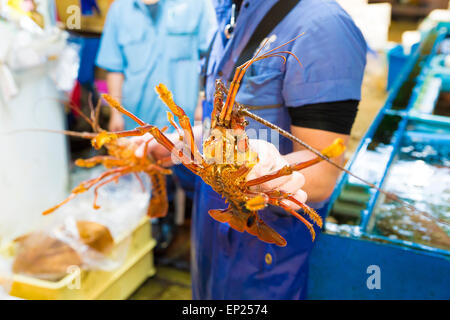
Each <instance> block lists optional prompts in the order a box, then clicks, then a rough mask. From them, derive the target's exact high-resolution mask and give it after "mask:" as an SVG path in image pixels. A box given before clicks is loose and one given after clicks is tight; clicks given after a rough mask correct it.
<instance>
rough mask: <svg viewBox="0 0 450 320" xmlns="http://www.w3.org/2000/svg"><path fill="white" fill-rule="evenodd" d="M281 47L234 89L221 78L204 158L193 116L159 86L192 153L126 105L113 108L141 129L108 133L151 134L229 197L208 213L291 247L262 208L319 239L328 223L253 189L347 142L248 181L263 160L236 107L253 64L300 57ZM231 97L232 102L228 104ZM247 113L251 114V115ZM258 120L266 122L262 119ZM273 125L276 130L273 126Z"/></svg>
mask: <svg viewBox="0 0 450 320" xmlns="http://www.w3.org/2000/svg"><path fill="white" fill-rule="evenodd" d="M293 40H295V39H293ZM293 40H291V41H293ZM284 45H285V44H284ZM263 47H264V46H263ZM280 47H281V46H280ZM280 47H277V48H275V49H272V50H270V51H268V52H267V53H265V54H263V55H259V51H258V53H257V54H256V55H255V57H254V58H253V59H251V60H249V61H247V62H246V63H244V64H243V65H242V66H240V67H238V68H237V70H236V72H235V75H234V78H233V81H232V82H231V85H230V88H229V90H227V89H226V88H225V86H224V85H223V83H222V82H221V81H220V80H217V82H216V91H215V96H214V109H213V111H212V114H211V135H210V136H209V137H208V138H207V139H206V140H205V142H204V144H203V154H201V153H200V151H199V149H198V147H197V145H196V143H195V140H194V133H193V130H192V127H191V124H190V121H189V118H188V117H187V115H186V114H185V112H184V111H183V109H182V108H180V107H179V106H178V105H176V103H175V102H174V101H173V98H172V94H171V92H170V91H169V90H168V89H167V88H166V87H165V86H164V85H163V84H160V85H159V86H157V87H156V91H157V93H158V94H159V96H160V98H161V99H162V100H163V102H164V103H165V104H166V105H167V106H168V107H169V109H170V111H171V112H172V113H168V120H169V122H170V123H171V124H172V125H173V126H174V127H175V129H176V130H177V131H178V133H179V135H180V140H182V138H181V135H182V132H181V130H180V128H179V127H178V125H177V124H176V123H175V121H174V116H175V117H177V118H178V122H179V125H180V127H181V129H182V131H183V133H184V139H186V141H187V143H184V146H185V147H187V149H188V153H187V154H186V152H184V151H183V150H181V149H180V148H178V147H177V146H175V144H174V143H172V142H171V141H170V140H169V139H168V138H167V137H166V136H165V135H164V134H163V132H162V131H161V130H159V129H158V128H157V127H155V126H152V125H149V124H145V123H143V121H141V120H140V119H138V118H137V117H135V116H134V115H132V114H130V113H129V112H128V111H126V110H125V109H124V108H123V107H121V106H120V105H114V104H112V106H113V107H115V108H116V109H117V110H118V111H120V112H122V113H124V114H126V115H127V116H129V117H131V118H132V119H134V120H135V121H136V122H137V123H138V124H139V127H137V128H136V129H134V130H129V131H127V132H121V133H116V134H109V133H105V136H104V137H103V138H104V141H110V140H112V139H116V138H118V137H125V136H139V135H144V134H145V133H147V132H149V133H150V134H151V135H153V137H154V138H155V139H156V140H157V142H159V143H160V144H161V145H163V146H164V147H165V148H167V149H168V150H169V151H170V152H171V153H172V154H173V155H174V156H176V157H177V158H178V159H179V160H180V161H181V162H182V164H183V165H185V166H186V167H187V168H188V169H190V170H191V171H192V172H193V173H195V174H196V175H198V176H200V177H201V178H202V179H203V180H204V181H205V182H206V183H207V184H209V185H210V186H211V187H212V188H213V189H214V190H215V191H216V192H217V193H219V194H221V195H222V196H223V197H225V199H226V201H227V202H228V203H229V207H228V208H227V209H221V210H220V209H211V210H209V212H208V213H209V214H210V215H211V217H213V218H214V219H216V220H217V221H220V222H227V223H228V224H229V225H230V227H232V228H233V229H235V230H237V231H240V232H243V231H246V232H248V233H250V234H252V235H255V236H256V237H258V238H259V239H260V240H262V241H265V242H267V243H274V244H276V245H278V246H285V245H286V240H285V239H284V238H283V237H282V236H281V235H279V234H278V233H277V232H276V231H275V230H273V229H272V228H271V227H269V226H268V225H267V224H266V223H265V222H264V221H263V220H262V219H261V218H260V217H259V215H258V211H259V210H261V209H263V208H264V207H265V206H267V205H268V204H271V205H274V206H278V207H281V208H283V209H284V210H286V211H287V212H288V213H290V214H291V215H293V216H295V217H296V218H298V219H299V220H300V221H302V222H303V223H304V224H305V225H306V226H307V228H308V229H309V231H310V233H311V236H312V239H313V240H314V238H315V231H314V228H313V223H315V224H317V225H318V226H319V227H322V219H321V217H320V216H319V215H318V214H317V213H316V212H315V211H314V210H313V209H312V208H310V207H308V206H307V205H306V204H304V203H302V202H300V201H298V200H297V199H295V198H294V197H293V195H292V194H289V193H286V192H283V191H280V190H270V191H258V192H256V191H254V190H252V189H250V188H251V187H252V186H256V185H260V184H262V183H264V182H267V181H270V180H273V179H276V178H279V177H281V176H286V175H290V174H291V173H292V172H294V171H297V170H301V169H304V168H307V167H309V166H312V165H314V164H316V163H318V162H320V161H322V160H324V159H325V160H327V159H328V158H331V157H336V156H339V155H340V154H341V153H342V152H343V151H344V149H345V147H344V144H343V141H342V140H341V139H337V140H336V141H335V142H334V143H333V144H332V145H331V146H329V147H328V148H326V149H325V150H323V151H322V153H321V154H320V156H317V157H316V158H314V159H312V160H309V161H306V162H301V163H297V164H294V165H289V166H285V167H283V168H282V169H280V170H278V171H276V172H273V173H270V174H267V175H264V176H262V177H259V178H256V179H252V180H246V177H247V175H248V173H249V172H250V171H251V169H252V168H253V166H254V165H255V164H256V163H257V162H258V155H257V153H255V152H253V151H252V150H250V148H249V141H248V137H247V135H246V133H245V127H246V125H247V121H246V120H245V116H249V115H251V113H249V112H248V111H245V108H244V107H243V106H241V105H239V104H237V103H235V97H236V94H237V91H238V89H239V83H240V81H241V79H242V77H243V76H244V74H245V72H246V70H247V69H248V68H249V66H250V65H251V64H252V63H253V62H255V61H258V60H261V59H265V58H268V57H273V56H278V57H281V58H283V59H284V60H286V58H285V57H284V56H281V55H280V54H282V53H286V54H291V55H292V56H294V57H295V55H293V54H292V53H290V52H287V51H279V52H275V53H274V50H277V49H278V48H280ZM260 50H261V49H260ZM295 58H296V57H295ZM296 59H297V58H296ZM297 61H298V59H297ZM225 96H226V101H225V103H224V98H225ZM245 112H247V113H246V114H245ZM255 117H256V116H255ZM255 119H256V120H258V121H260V120H261V119H258V117H256V118H255ZM263 121H264V120H263ZM270 125H271V126H273V125H272V124H270ZM278 129H280V128H278ZM280 130H281V129H280ZM98 140H99V142H101V141H103V140H101V139H98ZM100 140H101V141H100ZM283 200H288V201H291V202H293V203H295V204H297V205H298V206H299V207H300V208H302V210H303V215H304V216H305V217H304V216H303V215H302V214H299V213H297V212H296V211H294V210H292V209H291V208H290V207H289V206H287V205H286V204H285V203H284V202H283ZM307 218H308V219H309V220H310V221H311V222H310V221H308V220H307Z"/></svg>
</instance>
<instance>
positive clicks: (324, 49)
mask: <svg viewBox="0 0 450 320" xmlns="http://www.w3.org/2000/svg"><path fill="white" fill-rule="evenodd" d="M277 1H282V0H252V1H250V2H249V4H248V5H244V6H242V7H241V10H240V13H239V16H238V18H237V23H236V28H235V30H234V33H233V36H232V37H231V38H230V39H229V40H226V39H224V37H221V36H218V37H216V38H215V41H214V42H213V44H212V50H211V54H210V62H209V64H208V66H207V79H206V97H207V100H208V101H209V102H207V103H204V105H203V116H204V119H203V120H204V128H209V126H208V125H207V124H208V117H209V116H210V114H211V111H212V105H211V101H212V100H213V94H214V82H215V80H216V79H218V78H221V79H222V80H223V81H224V82H226V80H228V79H230V74H231V73H233V72H234V65H235V63H236V61H237V59H238V57H239V54H240V52H241V51H242V50H243V48H244V46H245V44H246V43H247V41H248V39H249V38H250V36H251V34H252V32H253V31H254V30H255V29H256V27H257V25H258V24H259V22H260V21H261V20H262V18H263V17H264V15H265V14H266V13H267V12H268V11H269V10H270V8H271V7H272V6H273V5H274V4H275V3H276V2H277ZM215 2H216V13H217V17H218V22H219V30H224V29H223V28H224V26H225V25H226V24H227V23H228V22H229V16H230V11H231V0H216V1H215ZM303 32H304V35H303V36H302V37H300V38H298V39H297V40H296V41H294V42H293V43H290V44H289V45H287V46H285V47H283V50H288V51H291V52H293V53H294V54H296V55H297V56H298V57H299V58H300V61H301V63H302V67H300V66H299V64H298V62H297V61H296V60H295V59H293V58H291V57H288V58H287V61H286V63H283V60H282V59H276V58H273V59H272V58H271V59H265V60H262V61H258V62H255V63H254V64H253V65H252V66H251V67H250V68H249V70H248V71H247V73H246V75H245V77H244V78H243V81H242V83H241V86H240V90H239V91H238V94H237V97H236V101H238V102H239V103H242V104H246V105H253V106H268V105H280V107H279V108H268V109H262V110H261V109H260V110H252V111H253V112H254V113H256V114H257V115H259V116H261V117H262V118H264V119H266V120H268V121H270V122H272V123H274V124H276V125H277V126H279V127H281V128H283V129H285V130H288V131H289V129H290V126H291V119H290V117H289V113H288V109H287V107H286V106H290V107H299V108H301V107H302V106H303V105H306V104H314V103H321V102H332V101H341V100H348V99H355V100H359V99H360V94H361V92H360V89H361V82H362V78H363V74H364V66H365V56H366V44H365V41H364V38H363V36H362V34H361V32H360V31H359V30H358V28H357V27H356V26H355V25H354V23H353V21H352V20H351V18H350V17H349V16H348V15H347V13H346V12H345V11H344V10H343V9H342V8H341V7H340V6H339V5H338V4H337V3H336V2H335V1H334V0H302V1H300V2H299V4H298V5H297V6H296V7H295V8H294V9H292V11H291V12H290V13H289V14H288V15H287V16H286V17H285V18H284V19H283V20H282V21H281V22H280V23H279V24H278V25H277V26H276V27H275V29H274V30H273V31H272V32H271V34H270V35H269V36H268V38H269V39H270V41H269V43H268V44H267V47H266V48H265V49H266V50H269V49H271V48H275V47H276V46H277V45H280V44H282V43H285V42H287V41H289V40H291V39H293V38H295V37H296V36H298V35H300V34H302V33H303ZM259 129H263V130H259ZM246 132H247V134H248V135H249V138H261V139H265V140H268V141H270V142H272V143H274V144H275V145H276V146H277V147H278V150H279V151H280V153H281V154H287V153H289V152H291V151H292V143H291V142H290V141H288V140H287V139H285V138H283V137H279V135H275V137H274V138H275V140H274V139H272V136H271V134H270V131H268V130H267V129H266V128H265V127H264V126H263V125H261V124H259V123H255V122H254V121H250V124H249V126H248V127H247V130H246ZM263 135H264V136H263ZM277 139H279V140H277ZM308 204H309V205H310V206H311V207H314V208H315V209H316V211H318V213H319V214H320V215H321V216H322V217H323V218H324V215H325V212H324V211H325V209H322V208H326V204H325V203H322V204H311V203H308ZM226 207H227V205H226V204H225V203H224V200H223V199H222V198H221V197H220V196H219V195H218V194H216V193H215V192H214V191H213V190H212V189H211V188H210V187H209V186H208V185H206V184H205V183H203V182H202V180H201V179H199V178H197V181H196V193H195V196H194V210H193V220H192V241H191V242H192V260H191V261H192V265H191V276H192V289H193V298H194V299H304V298H306V290H307V288H306V284H307V275H308V258H309V254H310V252H311V249H312V247H313V245H314V243H313V242H312V239H311V235H310V233H309V231H308V230H307V228H306V226H305V225H304V224H303V223H302V222H300V221H299V220H297V218H295V217H293V216H291V215H290V214H288V213H286V212H285V211H284V210H282V209H280V208H278V207H273V206H269V207H267V208H266V209H265V210H262V211H260V212H259V215H260V216H261V218H262V219H263V220H264V221H265V222H266V223H267V224H268V225H269V226H270V227H272V228H273V229H274V230H275V231H277V232H278V233H279V234H280V235H281V236H283V237H284V238H285V239H286V241H287V246H286V247H278V246H276V245H273V244H267V243H265V242H262V241H260V240H259V239H258V238H256V237H255V236H252V235H250V234H248V233H246V232H244V233H240V232H238V231H236V230H234V229H231V228H230V227H229V226H228V224H226V223H220V222H218V221H216V220H214V219H213V218H211V217H210V216H209V214H208V211H209V210H210V209H222V208H226ZM314 228H315V231H316V233H317V234H318V233H319V231H320V230H319V228H318V227H317V226H314Z"/></svg>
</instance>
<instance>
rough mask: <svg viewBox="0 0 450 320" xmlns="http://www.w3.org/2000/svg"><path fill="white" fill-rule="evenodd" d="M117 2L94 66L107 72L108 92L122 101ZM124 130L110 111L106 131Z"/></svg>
mask: <svg viewBox="0 0 450 320" xmlns="http://www.w3.org/2000/svg"><path fill="white" fill-rule="evenodd" d="M118 6H119V2H113V3H112V5H111V7H110V9H109V11H108V15H107V17H106V22H105V27H104V29H103V34H102V38H101V42H100V48H99V52H98V54H97V59H96V64H97V66H99V67H100V68H102V69H105V70H107V71H108V73H107V75H106V83H107V86H108V92H109V94H110V95H111V96H113V97H114V98H115V99H117V100H119V101H121V100H122V85H123V82H124V71H125V61H124V58H123V55H122V50H121V47H120V44H119V43H118V40H117V39H118V37H119V32H120V28H121V26H120V21H121V20H120V8H119V7H118ZM123 128H124V119H123V117H122V115H120V114H119V113H118V111H116V110H115V109H112V112H111V118H110V121H109V126H108V129H109V130H110V131H118V130H122V129H123Z"/></svg>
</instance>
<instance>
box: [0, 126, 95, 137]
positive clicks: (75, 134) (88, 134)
mask: <svg viewBox="0 0 450 320" xmlns="http://www.w3.org/2000/svg"><path fill="white" fill-rule="evenodd" d="M24 132H47V133H58V134H64V135H66V136H71V137H76V138H82V139H93V138H95V136H96V135H97V134H96V133H93V132H76V131H70V130H53V129H45V128H41V129H19V130H12V131H7V132H3V133H2V134H4V135H10V134H18V133H24Z"/></svg>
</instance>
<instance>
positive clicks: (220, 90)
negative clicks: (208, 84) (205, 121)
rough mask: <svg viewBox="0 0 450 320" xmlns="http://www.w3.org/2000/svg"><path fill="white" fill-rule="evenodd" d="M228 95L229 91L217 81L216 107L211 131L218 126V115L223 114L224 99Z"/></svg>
mask: <svg viewBox="0 0 450 320" xmlns="http://www.w3.org/2000/svg"><path fill="white" fill-rule="evenodd" d="M226 95H228V90H227V88H226V87H225V85H224V84H223V83H222V81H220V80H216V89H215V93H214V106H213V110H212V112H211V129H214V128H215V127H216V126H217V114H218V113H220V112H221V110H222V107H223V98H224V96H226Z"/></svg>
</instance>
